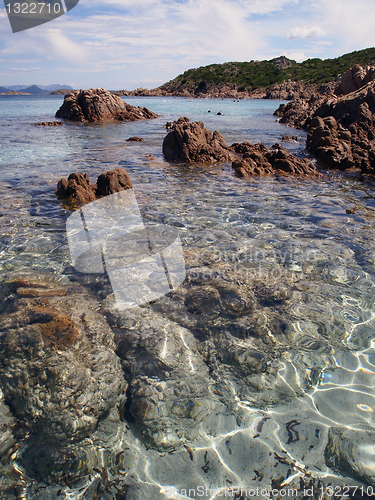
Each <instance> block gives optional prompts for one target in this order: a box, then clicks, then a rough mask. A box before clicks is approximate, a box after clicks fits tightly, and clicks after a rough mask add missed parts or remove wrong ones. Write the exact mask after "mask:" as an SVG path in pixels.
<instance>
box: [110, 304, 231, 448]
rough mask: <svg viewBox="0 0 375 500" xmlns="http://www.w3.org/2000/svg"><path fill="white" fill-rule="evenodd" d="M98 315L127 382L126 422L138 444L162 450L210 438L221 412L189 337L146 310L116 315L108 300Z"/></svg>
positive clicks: (174, 325) (170, 323) (208, 378)
mask: <svg viewBox="0 0 375 500" xmlns="http://www.w3.org/2000/svg"><path fill="white" fill-rule="evenodd" d="M102 312H103V313H104V314H105V315H106V316H107V318H108V321H109V322H110V324H111V325H112V328H113V329H114V331H115V333H116V343H117V346H118V347H117V351H116V352H117V355H118V356H119V357H120V358H121V359H122V360H123V361H122V367H123V369H124V372H125V376H126V378H127V380H128V382H129V388H130V391H128V395H129V396H128V397H129V401H128V403H127V408H128V414H127V419H128V420H130V421H132V422H133V423H134V425H135V427H136V429H137V430H138V432H139V434H140V436H141V439H142V441H144V442H145V443H146V445H148V446H150V445H151V446H152V447H155V448H157V449H160V450H165V449H175V448H179V447H180V446H181V445H182V443H184V442H186V441H191V440H194V439H196V438H198V437H199V436H200V435H205V434H206V433H208V434H215V432H216V431H217V419H218V415H220V414H221V413H223V412H225V407H224V406H223V405H222V403H221V402H220V401H219V398H218V397H217V396H216V395H215V394H214V389H213V382H212V381H210V377H209V373H208V368H207V366H206V364H205V363H204V360H203V358H202V356H201V355H200V353H199V351H198V349H197V341H196V339H195V338H194V336H193V335H192V333H191V332H190V331H189V330H187V329H186V328H183V327H181V326H179V325H177V324H176V323H174V322H172V321H169V320H168V319H166V318H165V317H163V316H162V315H160V314H158V313H156V312H154V311H152V310H151V309H149V308H141V307H137V308H134V309H131V310H127V311H125V312H121V311H118V310H117V309H116V307H115V304H114V303H113V302H112V301H111V300H110V298H109V299H107V301H106V304H105V306H104V308H103V309H102Z"/></svg>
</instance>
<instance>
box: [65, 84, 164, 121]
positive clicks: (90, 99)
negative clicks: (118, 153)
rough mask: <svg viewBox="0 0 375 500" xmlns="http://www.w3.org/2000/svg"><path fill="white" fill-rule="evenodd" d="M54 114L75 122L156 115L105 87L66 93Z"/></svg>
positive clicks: (128, 119)
mask: <svg viewBox="0 0 375 500" xmlns="http://www.w3.org/2000/svg"><path fill="white" fill-rule="evenodd" d="M55 116H56V117H57V118H66V119H68V120H73V121H77V122H84V121H89V122H97V121H101V120H121V121H135V120H144V119H149V118H156V117H157V115H156V114H155V113H153V112H152V111H150V110H149V109H147V108H141V107H140V106H139V107H135V106H131V105H130V104H127V103H126V102H125V101H123V100H122V99H121V97H119V96H117V95H114V94H111V92H108V90H105V89H89V90H81V91H79V92H78V91H75V92H72V93H70V94H67V95H66V96H65V97H64V102H63V104H62V105H61V107H60V109H58V110H57V111H56V115H55Z"/></svg>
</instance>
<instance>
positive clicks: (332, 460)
mask: <svg viewBox="0 0 375 500" xmlns="http://www.w3.org/2000/svg"><path fill="white" fill-rule="evenodd" d="M374 456H375V432H374V431H373V430H367V431H366V430H353V429H348V428H344V427H332V428H331V429H330V430H329V435H328V444H327V446H326V449H325V459H326V464H327V465H328V467H331V469H333V470H334V471H336V472H338V473H339V474H342V475H343V476H350V477H353V478H356V479H359V480H360V481H364V482H365V483H366V484H370V485H371V486H372V487H375V465H374ZM369 496H371V495H369Z"/></svg>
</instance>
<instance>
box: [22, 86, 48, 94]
mask: <svg viewBox="0 0 375 500" xmlns="http://www.w3.org/2000/svg"><path fill="white" fill-rule="evenodd" d="M22 92H25V93H27V94H32V95H41V94H49V92H48V90H43V89H41V88H40V87H38V86H37V85H32V86H31V87H27V88H26V89H22Z"/></svg>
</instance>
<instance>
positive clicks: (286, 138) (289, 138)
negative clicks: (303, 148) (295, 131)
mask: <svg viewBox="0 0 375 500" xmlns="http://www.w3.org/2000/svg"><path fill="white" fill-rule="evenodd" d="M281 140H282V141H287V142H298V137H297V136H296V135H289V134H285V135H283V137H282V139H281Z"/></svg>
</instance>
